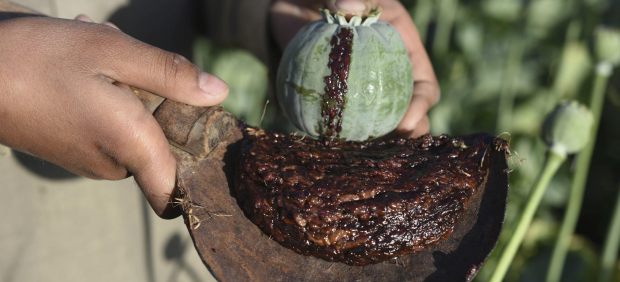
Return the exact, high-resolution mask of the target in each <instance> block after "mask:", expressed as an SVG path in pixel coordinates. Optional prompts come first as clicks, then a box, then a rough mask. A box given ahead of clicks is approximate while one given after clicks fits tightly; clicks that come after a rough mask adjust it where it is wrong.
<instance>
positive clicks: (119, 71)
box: [104, 40, 228, 106]
mask: <svg viewBox="0 0 620 282" xmlns="http://www.w3.org/2000/svg"><path fill="white" fill-rule="evenodd" d="M116 49H117V51H116V52H115V54H114V57H110V58H108V62H107V63H108V65H109V66H110V67H111V68H110V69H108V70H104V72H105V74H106V75H108V76H110V77H111V78H112V79H114V80H116V81H120V82H122V83H125V84H128V85H132V86H135V87H138V88H142V89H145V90H147V91H149V92H152V93H157V94H158V95H160V96H163V97H166V98H170V99H172V100H175V101H178V102H182V103H186V104H191V105H195V106H212V105H216V104H219V103H221V102H222V101H223V100H224V99H225V98H226V96H227V95H228V86H227V85H226V83H224V81H222V80H221V79H219V78H217V77H215V76H213V75H210V74H208V73H205V72H201V71H200V70H199V69H198V68H197V67H196V66H195V65H194V64H192V63H191V62H189V61H188V60H187V59H185V58H184V57H182V56H181V55H178V54H174V53H171V52H167V51H164V50H161V49H158V48H155V47H153V46H149V45H147V44H145V43H142V42H139V41H137V40H122V41H121V42H118V45H117V46H116Z"/></svg>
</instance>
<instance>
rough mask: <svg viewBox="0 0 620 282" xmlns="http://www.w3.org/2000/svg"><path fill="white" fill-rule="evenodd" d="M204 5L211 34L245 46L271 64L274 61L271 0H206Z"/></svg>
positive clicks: (225, 42) (226, 41)
mask: <svg viewBox="0 0 620 282" xmlns="http://www.w3.org/2000/svg"><path fill="white" fill-rule="evenodd" d="M203 5H204V6H203V7H202V9H203V12H202V15H203V17H204V19H203V22H204V24H205V26H204V30H205V32H206V34H207V36H209V37H210V38H212V39H213V40H215V41H216V42H218V43H221V44H225V45H235V46H239V47H242V48H245V49H247V50H249V51H250V52H252V53H253V54H254V55H255V56H256V57H258V58H259V59H260V60H261V61H263V62H264V63H265V64H267V65H271V64H272V63H273V60H272V58H273V55H274V52H275V48H273V47H274V46H275V44H274V43H273V41H272V37H271V34H270V32H269V30H270V28H269V9H270V7H271V0H204V3H203Z"/></svg>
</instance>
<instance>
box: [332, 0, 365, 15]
mask: <svg viewBox="0 0 620 282" xmlns="http://www.w3.org/2000/svg"><path fill="white" fill-rule="evenodd" d="M327 8H328V9H330V10H331V11H335V12H336V11H337V12H341V13H344V14H346V15H355V16H361V15H364V14H365V13H367V12H368V11H369V10H370V8H371V5H370V1H368V0H329V1H327Z"/></svg>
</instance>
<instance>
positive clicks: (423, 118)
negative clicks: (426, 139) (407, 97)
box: [396, 81, 439, 137]
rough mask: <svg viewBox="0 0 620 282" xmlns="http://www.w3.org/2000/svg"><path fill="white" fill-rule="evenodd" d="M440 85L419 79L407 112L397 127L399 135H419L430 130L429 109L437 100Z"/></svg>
mask: <svg viewBox="0 0 620 282" xmlns="http://www.w3.org/2000/svg"><path fill="white" fill-rule="evenodd" d="M438 93H439V86H437V84H436V83H433V82H428V81H418V82H415V85H414V93H413V96H412V97H411V103H410V104H409V108H408V109H407V113H406V114H405V116H404V117H403V119H402V120H401V122H400V124H399V125H398V127H397V128H396V131H397V132H398V133H399V135H402V136H407V137H419V136H421V135H424V134H426V133H428V132H429V129H430V126H429V121H428V115H427V114H428V110H429V109H430V108H431V107H432V106H433V105H434V104H435V103H436V102H437V100H438V97H439V94H438Z"/></svg>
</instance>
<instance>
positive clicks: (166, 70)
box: [153, 50, 189, 89]
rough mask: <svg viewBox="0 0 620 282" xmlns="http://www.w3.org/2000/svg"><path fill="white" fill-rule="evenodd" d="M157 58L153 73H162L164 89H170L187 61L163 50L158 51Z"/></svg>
mask: <svg viewBox="0 0 620 282" xmlns="http://www.w3.org/2000/svg"><path fill="white" fill-rule="evenodd" d="M158 57H159V58H158V61H159V64H157V65H156V66H155V68H156V69H154V70H153V71H154V72H162V75H163V81H164V83H165V87H166V88H168V89H171V88H172V87H173V86H174V85H175V82H176V81H177V79H178V78H179V76H180V75H181V73H182V72H183V71H184V69H185V66H186V65H188V62H189V61H188V60H187V59H186V58H185V57H183V56H181V55H179V54H176V53H172V52H168V51H163V50H162V51H160V53H159V55H158ZM160 68H163V69H160Z"/></svg>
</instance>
